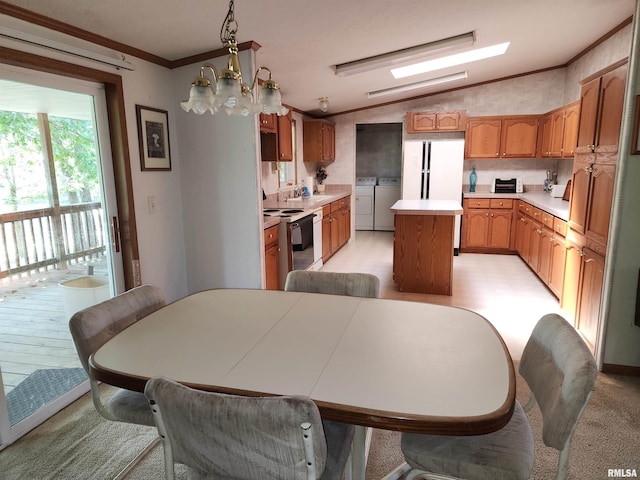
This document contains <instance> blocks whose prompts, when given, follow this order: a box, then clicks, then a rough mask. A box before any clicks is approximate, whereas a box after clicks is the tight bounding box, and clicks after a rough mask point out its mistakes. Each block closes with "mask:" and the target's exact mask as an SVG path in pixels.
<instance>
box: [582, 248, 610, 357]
mask: <svg viewBox="0 0 640 480" xmlns="http://www.w3.org/2000/svg"><path fill="white" fill-rule="evenodd" d="M603 281H604V257H603V256H601V255H598V254H597V253H596V252H594V251H593V250H591V249H589V248H584V249H583V251H582V271H581V273H580V289H579V298H578V310H577V312H576V323H575V326H576V328H577V329H578V331H579V332H580V333H581V334H582V337H583V338H584V339H585V340H586V342H587V343H588V344H589V346H590V347H591V351H592V352H594V351H595V345H596V342H597V339H598V324H599V319H600V296H601V295H602V284H603Z"/></svg>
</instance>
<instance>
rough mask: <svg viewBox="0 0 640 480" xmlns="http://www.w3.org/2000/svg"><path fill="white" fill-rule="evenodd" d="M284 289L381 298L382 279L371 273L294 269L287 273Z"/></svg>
mask: <svg viewBox="0 0 640 480" xmlns="http://www.w3.org/2000/svg"><path fill="white" fill-rule="evenodd" d="M284 289H285V290H286V291H289V292H310V293H328V294H331V295H348V296H352V297H369V298H379V297H380V280H379V279H378V277H376V276H375V275H372V274H370V273H355V272H353V273H352V272H349V273H342V272H322V271H321V272H314V271H307V270H293V271H291V272H289V273H288V274H287V279H286V282H285V285H284Z"/></svg>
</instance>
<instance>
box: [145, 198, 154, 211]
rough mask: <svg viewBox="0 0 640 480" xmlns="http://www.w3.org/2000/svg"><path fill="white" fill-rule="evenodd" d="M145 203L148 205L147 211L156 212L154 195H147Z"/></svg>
mask: <svg viewBox="0 0 640 480" xmlns="http://www.w3.org/2000/svg"><path fill="white" fill-rule="evenodd" d="M147 205H148V206H149V213H156V197H154V196H151V197H147Z"/></svg>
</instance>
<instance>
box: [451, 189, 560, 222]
mask: <svg viewBox="0 0 640 480" xmlns="http://www.w3.org/2000/svg"><path fill="white" fill-rule="evenodd" d="M463 196H464V198H512V199H515V200H523V201H525V202H527V203H530V204H531V205H533V206H534V207H538V208H539V209H540V210H544V211H545V212H547V213H550V214H551V215H553V216H554V217H558V218H560V219H562V220H564V221H565V222H566V221H568V220H569V202H568V201H566V200H563V199H562V198H555V197H552V196H551V195H550V194H548V193H544V192H525V193H487V192H476V193H469V192H465V193H464V194H463Z"/></svg>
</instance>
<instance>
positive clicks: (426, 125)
mask: <svg viewBox="0 0 640 480" xmlns="http://www.w3.org/2000/svg"><path fill="white" fill-rule="evenodd" d="M465 128H466V112H465V111H454V112H408V113H407V133H422V132H455V131H464V130H465Z"/></svg>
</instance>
